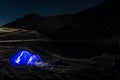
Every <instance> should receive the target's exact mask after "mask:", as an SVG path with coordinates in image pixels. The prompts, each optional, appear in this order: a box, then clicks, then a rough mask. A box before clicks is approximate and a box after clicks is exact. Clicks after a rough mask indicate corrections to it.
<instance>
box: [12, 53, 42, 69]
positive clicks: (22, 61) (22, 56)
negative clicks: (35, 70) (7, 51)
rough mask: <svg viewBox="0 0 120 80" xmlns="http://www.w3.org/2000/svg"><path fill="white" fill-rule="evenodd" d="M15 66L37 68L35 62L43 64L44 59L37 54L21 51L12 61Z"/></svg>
mask: <svg viewBox="0 0 120 80" xmlns="http://www.w3.org/2000/svg"><path fill="white" fill-rule="evenodd" d="M10 62H11V64H12V65H13V66H16V67H17V66H35V62H42V59H41V58H40V56H39V55H37V54H32V53H30V52H28V51H19V52H17V53H16V54H15V55H14V56H13V57H12V58H11V59H10Z"/></svg>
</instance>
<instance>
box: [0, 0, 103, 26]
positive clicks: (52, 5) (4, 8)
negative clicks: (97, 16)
mask: <svg viewBox="0 0 120 80" xmlns="http://www.w3.org/2000/svg"><path fill="white" fill-rule="evenodd" d="M102 1H103V0H0V25H3V24H5V23H7V22H10V21H13V20H15V19H16V18H19V17H22V16H24V15H26V14H30V13H38V14H40V15H43V16H54V15H60V14H65V13H76V12H79V11H82V10H84V9H87V8H91V7H94V6H96V5H98V4H100V3H101V2H102Z"/></svg>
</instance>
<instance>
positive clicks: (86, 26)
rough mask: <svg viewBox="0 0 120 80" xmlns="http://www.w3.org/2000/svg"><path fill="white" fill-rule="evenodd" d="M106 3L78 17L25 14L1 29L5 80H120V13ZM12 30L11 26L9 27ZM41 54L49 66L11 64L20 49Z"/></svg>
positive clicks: (112, 1)
mask: <svg viewBox="0 0 120 80" xmlns="http://www.w3.org/2000/svg"><path fill="white" fill-rule="evenodd" d="M119 7H120V6H119V3H118V2H117V0H105V1H104V2H103V3H101V4H99V5H98V6H96V7H94V8H90V9H87V10H84V11H82V12H79V13H76V14H65V15H56V16H50V17H44V16H40V15H38V14H36V13H33V14H28V15H25V16H24V17H22V18H19V19H16V20H15V21H13V22H10V23H7V24H5V25H4V26H3V28H0V79H1V80H7V79H10V80H14V79H15V80H29V79H30V80H39V79H40V80H66V79H68V80H120V77H119V74H120V27H119V26H120V13H119ZM6 27H7V28H6ZM21 49H23V50H24V49H25V50H29V51H30V52H34V53H38V54H39V55H40V56H41V58H42V59H43V61H44V62H46V63H48V64H50V65H49V66H46V67H20V68H15V67H13V66H11V65H10V63H9V59H10V58H11V56H12V55H13V54H15V53H16V52H17V51H18V50H21Z"/></svg>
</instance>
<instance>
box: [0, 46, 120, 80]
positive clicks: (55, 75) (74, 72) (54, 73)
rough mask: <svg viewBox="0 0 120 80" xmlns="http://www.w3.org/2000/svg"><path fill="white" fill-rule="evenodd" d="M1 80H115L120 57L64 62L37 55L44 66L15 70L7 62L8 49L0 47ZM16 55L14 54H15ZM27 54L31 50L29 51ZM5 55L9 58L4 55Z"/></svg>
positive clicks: (57, 56) (54, 57)
mask: <svg viewBox="0 0 120 80" xmlns="http://www.w3.org/2000/svg"><path fill="white" fill-rule="evenodd" d="M0 49H1V50H0V53H1V54H0V79H1V80H8V79H9V80H119V79H120V77H119V74H120V64H119V63H120V56H119V55H110V54H106V53H105V54H104V55H101V56H98V57H92V58H89V59H68V58H63V57H61V56H59V55H54V54H53V53H50V52H45V53H44V52H42V53H38V54H39V55H40V56H41V57H42V59H43V61H44V62H45V63H48V64H49V65H48V66H44V67H19V68H15V67H13V66H11V64H10V63H9V58H10V56H11V55H13V52H14V53H15V50H16V48H15V47H12V46H1V47H0ZM16 51H17V50H16ZM30 51H31V50H30ZM8 54H9V55H8Z"/></svg>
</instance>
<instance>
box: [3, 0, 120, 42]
mask: <svg viewBox="0 0 120 80" xmlns="http://www.w3.org/2000/svg"><path fill="white" fill-rule="evenodd" d="M4 26H5V27H12V28H24V29H32V30H37V31H39V32H41V33H43V34H46V35H47V36H49V37H50V38H51V39H59V40H89V39H101V38H109V37H115V36H118V35H120V12H119V3H118V2H117V0H106V1H104V2H103V3H101V4H99V5H98V6H96V7H94V8H90V9H87V10H85V11H82V12H79V13H76V14H65V15H57V16H51V17H43V16H40V15H38V14H29V15H26V16H24V17H23V18H19V19H16V20H15V21H13V22H11V23H8V24H5V25H4Z"/></svg>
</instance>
